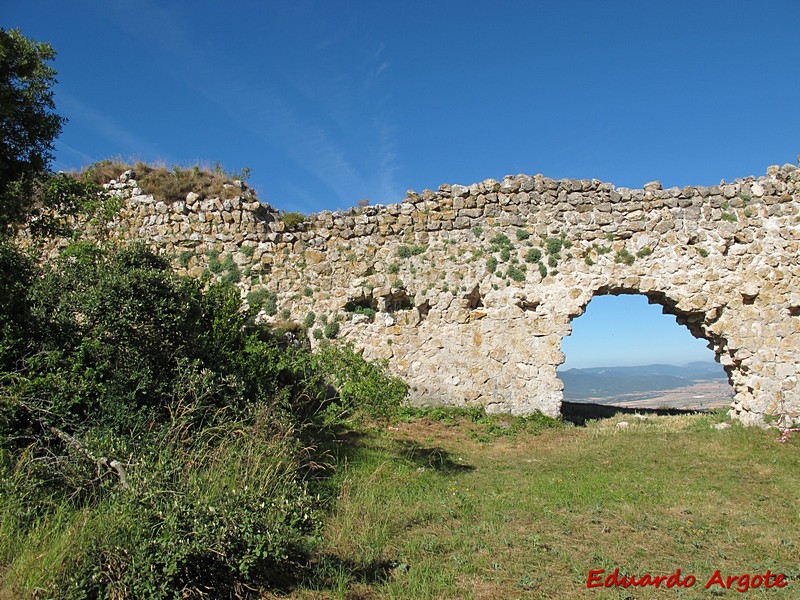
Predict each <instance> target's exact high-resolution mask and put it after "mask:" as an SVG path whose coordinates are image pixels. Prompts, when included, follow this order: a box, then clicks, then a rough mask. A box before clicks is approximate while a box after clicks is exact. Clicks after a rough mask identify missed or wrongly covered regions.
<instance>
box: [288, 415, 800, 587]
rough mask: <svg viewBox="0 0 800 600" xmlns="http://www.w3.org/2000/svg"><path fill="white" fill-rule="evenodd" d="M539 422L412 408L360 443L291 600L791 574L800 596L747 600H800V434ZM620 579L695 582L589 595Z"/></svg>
mask: <svg viewBox="0 0 800 600" xmlns="http://www.w3.org/2000/svg"><path fill="white" fill-rule="evenodd" d="M529 420H530V421H531V423H537V426H533V427H525V426H522V427H521V426H520V423H524V422H525V420H524V419H523V420H522V421H520V420H519V419H518V418H517V419H515V418H509V417H502V416H489V417H487V416H486V415H483V414H482V413H481V412H480V411H475V410H472V409H462V410H460V411H450V412H448V411H446V410H442V409H437V410H432V411H429V412H428V413H427V415H426V413H425V412H424V411H423V412H419V411H418V412H414V411H407V412H406V413H405V414H404V415H403V418H402V419H398V420H395V421H394V422H393V423H391V424H390V425H389V426H388V427H387V426H385V425H383V426H380V427H376V428H374V429H370V430H364V431H362V432H359V433H358V434H357V436H354V437H353V438H352V440H351V441H350V442H349V444H348V445H347V455H346V459H345V460H341V458H342V457H341V456H340V460H339V463H340V466H339V469H338V471H337V473H336V475H335V477H334V481H333V482H332V488H331V489H337V490H339V491H338V496H337V497H336V501H335V503H334V505H333V509H332V512H331V514H330V515H329V517H328V519H327V523H326V525H325V529H324V539H323V542H322V544H321V546H320V547H319V549H318V559H317V560H318V562H317V563H316V564H317V567H318V568H317V571H316V575H315V576H314V577H311V578H310V579H309V580H308V581H307V582H306V584H304V585H301V586H300V587H298V588H296V589H294V591H293V592H292V593H291V594H290V596H289V597H292V598H414V599H417V598H619V599H622V598H664V597H678V598H710V597H731V598H734V597H740V596H741V594H739V593H738V592H736V591H735V590H727V591H726V590H721V591H720V590H719V589H718V588H717V591H716V592H715V593H713V594H712V593H711V592H712V590H705V589H703V587H704V585H705V583H706V581H708V579H709V578H710V577H711V576H712V575H713V573H714V571H715V570H716V569H720V570H721V573H722V574H723V575H739V574H742V573H751V574H755V573H756V572H757V571H761V572H763V571H764V570H766V569H771V570H772V571H773V572H782V573H786V574H787V576H789V577H790V578H791V579H790V581H789V587H788V588H783V589H782V590H772V591H771V593H769V594H767V593H764V590H763V588H762V589H756V590H750V591H748V592H747V593H748V594H750V597H761V596H770V597H773V596H774V597H778V598H790V597H796V594H797V588H798V587H800V568H798V561H797V559H798V556H800V542H798V537H797V531H798V524H800V492H799V491H798V489H799V488H798V485H797V481H796V474H797V473H798V469H799V468H800V452H798V450H799V449H800V438H798V437H796V438H794V439H792V440H790V442H789V443H788V444H779V443H777V442H775V438H776V435H775V433H774V431H762V430H759V429H755V428H743V427H740V426H738V425H733V427H732V428H730V429H727V430H723V431H718V430H713V429H711V428H710V425H711V424H712V423H715V422H719V421H721V420H723V417H722V416H721V415H720V414H710V415H690V416H673V417H649V418H648V419H647V420H643V421H639V420H638V419H635V418H630V416H626V417H624V420H626V421H628V422H629V423H630V425H629V426H628V427H626V428H620V427H617V426H616V424H617V423H618V422H619V421H621V420H623V417H622V416H617V417H615V418H613V419H608V420H603V421H597V422H590V424H589V426H588V427H586V428H577V427H566V426H561V427H557V426H554V425H556V423H554V422H552V420H548V419H546V418H543V417H533V418H531V419H529ZM498 431H499V432H501V433H500V434H499V435H498ZM354 440H355V441H354ZM617 567H618V568H619V569H620V572H621V573H625V574H629V575H642V574H644V573H650V574H651V575H654V576H655V575H658V574H663V575H669V574H671V573H673V572H674V571H675V569H677V568H680V569H681V572H682V573H683V574H684V575H685V574H693V575H694V576H695V577H696V578H697V583H696V584H695V585H694V586H693V587H692V588H690V589H685V590H680V591H676V590H669V591H667V590H664V589H658V590H656V589H653V588H639V589H633V588H629V589H628V590H625V589H623V588H616V589H587V588H586V579H587V574H588V572H589V570H591V569H605V570H606V571H613V569H614V568H617Z"/></svg>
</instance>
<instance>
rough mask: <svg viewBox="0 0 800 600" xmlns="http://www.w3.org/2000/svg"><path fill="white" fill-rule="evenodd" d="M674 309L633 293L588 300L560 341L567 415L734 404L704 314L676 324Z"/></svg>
mask: <svg viewBox="0 0 800 600" xmlns="http://www.w3.org/2000/svg"><path fill="white" fill-rule="evenodd" d="M608 294H611V295H608ZM659 304H660V305H661V306H659ZM672 310H673V309H672V308H671V307H670V306H669V305H668V304H667V302H666V301H665V298H660V297H658V296H656V295H651V297H650V298H649V299H648V297H646V296H645V295H642V294H634V293H629V292H622V293H620V292H617V293H616V295H614V293H613V292H612V293H609V292H605V294H601V295H596V296H595V297H594V298H593V299H592V300H591V301H590V302H589V304H588V305H587V307H586V311H585V312H584V313H583V314H582V315H581V316H578V317H575V318H574V319H573V320H572V333H571V334H570V335H569V336H567V337H565V338H564V340H563V342H562V352H563V353H564V355H565V357H566V360H565V362H564V363H563V364H562V365H561V366H560V367H559V368H558V377H559V378H560V379H561V381H562V383H563V384H564V403H563V405H562V414H563V415H564V416H565V418H568V419H570V420H576V421H581V420H582V419H585V418H599V417H603V416H612V415H613V414H614V413H616V412H644V413H646V412H666V413H677V412H684V411H702V410H711V409H715V408H718V407H726V406H728V405H730V403H731V399H732V397H733V388H732V386H731V384H730V382H729V379H728V375H727V374H726V373H725V371H724V369H723V367H722V365H721V364H720V363H719V362H717V361H716V356H715V354H714V352H713V351H712V350H711V349H709V348H708V344H709V342H708V340H705V339H702V338H699V337H698V336H700V335H702V333H701V329H700V327H699V323H698V322H697V318H699V317H697V316H695V315H680V317H679V318H678V319H676V316H674V315H673V314H668V313H670V312H672ZM679 321H682V322H684V323H685V325H682V324H679ZM690 328H691V331H690Z"/></svg>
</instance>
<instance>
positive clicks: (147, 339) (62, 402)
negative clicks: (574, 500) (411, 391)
mask: <svg viewBox="0 0 800 600" xmlns="http://www.w3.org/2000/svg"><path fill="white" fill-rule="evenodd" d="M0 267H3V268H2V270H0V299H2V300H3V303H4V306H6V307H8V310H7V311H4V313H3V314H2V315H0V334H2V338H0V339H1V340H2V344H1V345H0V352H1V354H0V359H2V368H3V372H2V374H0V564H3V565H14V566H13V568H12V569H11V570H10V571H9V572H10V573H11V574H12V575H10V576H9V577H8V578H6V579H4V581H3V583H2V586H1V587H0V591H2V593H3V594H5V595H9V594H10V595H11V596H16V597H30V596H31V595H32V593H33V589H39V590H47V594H48V595H49V596H52V597H56V598H99V597H118V598H145V597H175V598H177V597H208V596H209V595H210V596H211V597H235V596H237V595H241V593H242V590H244V589H245V586H246V587H249V588H251V589H254V588H269V587H270V586H272V585H274V582H275V581H276V580H277V579H278V578H279V577H281V573H282V572H285V570H286V565H287V563H289V562H291V561H292V560H294V557H296V556H297V555H298V554H299V553H301V552H303V550H304V547H305V546H306V545H307V544H308V543H309V541H310V540H311V539H312V538H311V537H309V536H310V535H311V534H313V532H314V531H315V526H316V522H317V520H316V516H315V515H316V514H317V509H316V501H315V500H314V499H313V497H312V495H311V494H310V493H309V492H308V489H307V485H306V483H304V482H305V481H306V479H307V476H306V475H305V473H306V472H307V470H308V468H309V467H310V466H311V465H312V464H314V463H313V461H314V455H313V454H309V452H313V448H314V441H313V432H315V431H319V429H320V428H321V427H322V428H331V427H336V426H337V425H340V424H342V423H343V422H344V421H345V420H347V419H350V418H352V417H353V416H355V415H357V414H358V413H360V412H364V413H366V414H382V413H383V412H385V411H386V410H389V409H390V407H391V406H393V405H395V404H396V403H397V402H399V400H400V399H402V396H403V395H404V393H405V387H404V386H403V385H402V384H401V383H399V382H397V381H396V380H393V379H390V378H386V377H385V374H384V372H383V369H382V366H381V365H368V364H367V363H366V362H365V361H363V359H361V357H359V356H358V355H356V354H355V353H353V352H352V350H350V349H347V348H334V347H332V346H330V345H329V346H326V347H325V348H323V351H322V352H321V354H319V355H316V356H315V355H313V354H311V353H310V351H309V350H308V349H307V348H305V347H304V346H302V345H293V344H286V343H285V341H284V339H283V337H282V336H277V335H273V333H272V332H271V331H269V330H268V329H265V328H263V327H259V326H257V325H256V324H255V322H254V320H253V315H254V310H252V309H251V310H243V307H242V301H241V298H240V295H239V293H238V290H236V288H235V287H233V286H230V285H225V284H216V285H212V286H211V287H210V288H209V289H207V290H203V289H201V287H200V286H199V284H198V283H197V282H195V281H193V280H191V279H188V278H182V277H178V276H177V275H175V274H174V272H173V271H172V270H171V269H170V268H169V264H168V262H167V261H166V260H165V259H163V258H161V257H158V256H156V255H154V254H152V253H150V252H149V251H147V250H146V249H144V248H143V247H141V246H132V247H129V248H127V249H123V250H120V251H117V252H111V253H107V252H104V251H102V250H100V249H98V248H97V247H94V246H92V245H91V244H87V243H80V244H75V245H73V246H71V247H69V248H68V249H67V250H66V251H65V252H64V253H63V254H62V256H61V258H60V259H59V260H58V261H56V262H55V263H53V264H51V265H47V266H46V267H45V268H44V269H43V270H42V272H41V273H40V272H39V271H38V270H37V269H35V268H34V267H33V265H32V264H31V263H30V262H29V261H27V260H26V259H25V258H24V257H23V256H22V255H20V254H19V252H18V251H16V250H15V249H14V248H13V247H7V246H2V247H0ZM6 267H8V268H6ZM328 326H329V327H337V328H338V321H337V320H335V319H333V320H331V323H329V324H328ZM330 386H334V388H333V389H338V390H339V392H338V393H331V389H332V388H331V387H330ZM310 436H311V437H310ZM301 440H302V441H301ZM31 553H35V554H36V558H35V559H33V558H32V556H33V555H32V554H31ZM37 593H38V592H37ZM0 595H2V594H0Z"/></svg>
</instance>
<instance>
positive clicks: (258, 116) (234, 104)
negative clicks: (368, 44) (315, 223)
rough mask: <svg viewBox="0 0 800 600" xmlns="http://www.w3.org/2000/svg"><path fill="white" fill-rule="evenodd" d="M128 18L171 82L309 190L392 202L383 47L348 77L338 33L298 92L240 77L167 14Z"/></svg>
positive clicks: (265, 78)
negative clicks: (273, 156) (290, 168)
mask: <svg viewBox="0 0 800 600" xmlns="http://www.w3.org/2000/svg"><path fill="white" fill-rule="evenodd" d="M128 17H130V18H132V19H134V20H136V21H141V22H142V23H147V24H148V27H147V33H146V35H147V36H148V40H147V43H148V44H151V45H154V47H156V48H157V49H158V53H159V55H160V56H161V57H162V59H161V60H160V61H159V62H160V64H161V65H162V68H164V69H166V70H168V71H169V73H170V76H171V77H173V78H174V79H176V80H180V81H181V82H182V83H185V85H187V86H188V87H190V88H191V89H192V90H193V91H194V92H196V93H197V94H199V95H200V96H202V97H203V98H205V99H206V100H207V101H210V102H212V103H214V104H215V105H217V106H219V107H220V108H221V110H222V112H223V114H225V115H226V116H227V117H228V118H230V119H231V120H233V121H234V122H236V123H238V124H239V126H240V127H241V128H242V129H243V130H244V131H246V132H247V135H255V136H257V138H258V139H260V140H261V141H262V142H263V143H264V144H266V145H268V146H269V147H271V148H273V149H274V150H275V151H277V152H279V153H281V154H283V155H284V156H285V157H287V158H288V159H289V160H290V161H292V162H293V163H295V165H296V166H297V167H298V168H299V169H301V170H303V171H305V172H307V173H309V175H310V176H311V177H312V178H313V179H315V180H317V182H318V184H317V186H316V187H317V188H319V189H325V188H327V189H329V190H330V192H332V193H333V194H334V196H335V200H336V201H337V202H339V203H343V204H344V205H346V206H350V205H352V204H353V203H355V202H356V201H357V200H358V199H359V198H362V197H369V198H370V199H371V200H373V201H380V202H387V201H395V200H399V197H398V196H399V193H400V192H399V187H398V186H397V185H396V183H395V176H396V173H397V171H398V168H399V167H398V162H397V153H396V144H395V130H394V129H393V128H392V127H391V125H390V124H389V119H388V112H387V111H386V110H385V109H384V108H383V105H384V104H385V103H386V102H387V101H388V100H389V99H390V98H391V96H389V95H388V94H386V93H385V92H383V91H382V90H381V87H380V83H379V78H380V77H382V75H383V74H385V72H386V71H387V70H388V69H389V68H390V66H391V65H390V62H389V61H388V60H385V59H384V58H383V54H384V47H383V44H380V45H379V47H378V48H377V50H376V52H374V53H373V54H371V55H370V54H366V64H363V65H361V67H360V68H358V69H356V71H355V72H353V70H352V69H350V68H345V65H343V64H337V62H336V54H335V52H334V50H335V49H336V46H337V44H339V43H341V42H340V40H345V39H346V36H344V35H343V34H341V32H339V36H338V39H337V37H336V36H334V37H332V38H327V39H326V40H325V44H324V52H323V51H322V48H319V47H318V51H319V52H320V57H321V59H322V60H323V65H324V68H320V69H318V70H317V72H315V73H314V76H313V77H309V74H308V73H307V74H305V76H306V77H305V79H306V82H305V84H306V87H305V88H303V82H302V79H303V78H298V77H295V76H294V75H293V76H292V78H290V80H289V84H290V85H288V86H287V85H284V84H285V83H286V81H283V82H279V83H276V82H275V81H276V78H275V77H274V74H266V73H262V74H258V73H256V74H252V73H247V72H244V73H243V72H242V71H241V69H240V66H239V65H237V64H226V63H224V62H221V61H223V60H224V59H223V58H221V55H218V54H213V53H212V51H211V50H210V49H209V48H210V47H209V46H207V45H205V44H204V43H201V42H202V40H203V37H202V36H198V35H197V34H196V32H193V31H191V30H189V29H188V28H187V25H186V23H185V21H182V20H180V19H179V18H177V16H176V14H175V13H174V12H171V10H170V9H169V8H165V7H163V6H160V5H157V4H156V3H154V2H148V1H145V2H141V3H138V4H137V7H136V10H135V11H133V10H131V11H130V13H129V14H127V15H126V18H128ZM131 26H132V27H135V26H136V25H135V23H131ZM321 43H322V42H320V44H321ZM212 48H213V47H212ZM348 67H349V65H348ZM359 73H360V75H359ZM298 79H300V80H301V81H300V82H298V81H296V80H298ZM287 88H293V90H292V89H287ZM292 92H294V94H295V95H293V93H292ZM298 93H303V94H304V96H303V98H302V102H297V99H298V98H297V96H296V94H298ZM381 94H383V96H381ZM102 124H103V123H102V121H100V120H99V119H98V125H102ZM306 187H308V185H306ZM320 204H322V203H321V202H318V206H319V205H320ZM310 208H312V209H317V208H315V207H310Z"/></svg>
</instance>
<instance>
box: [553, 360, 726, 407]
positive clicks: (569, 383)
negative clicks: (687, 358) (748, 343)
mask: <svg viewBox="0 0 800 600" xmlns="http://www.w3.org/2000/svg"><path fill="white" fill-rule="evenodd" d="M558 377H559V378H560V379H561V381H563V382H564V398H565V399H567V400H570V399H575V400H578V399H585V398H600V397H609V396H619V395H621V394H632V393H637V392H653V391H664V390H672V389H675V388H681V387H686V386H688V385H692V384H693V383H697V382H701V381H725V380H726V379H727V377H728V376H727V375H726V374H725V371H724V370H723V369H722V365H720V364H718V363H715V362H691V363H688V364H686V365H683V366H682V367H679V366H675V365H642V366H636V367H590V368H588V369H567V370H566V371H559V372H558Z"/></svg>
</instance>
